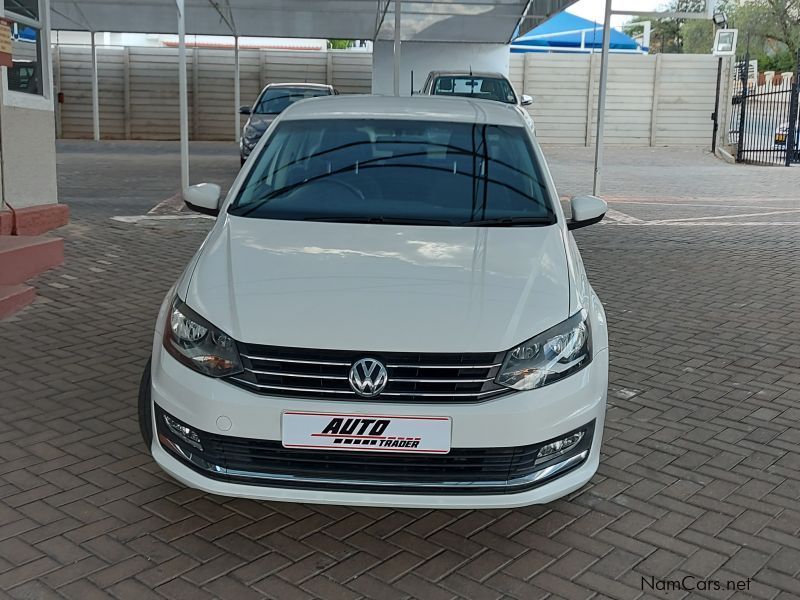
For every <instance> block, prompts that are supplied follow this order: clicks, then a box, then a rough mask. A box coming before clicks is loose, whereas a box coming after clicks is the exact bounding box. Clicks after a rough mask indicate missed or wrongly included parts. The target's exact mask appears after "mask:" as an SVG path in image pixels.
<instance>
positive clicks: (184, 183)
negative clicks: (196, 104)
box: [175, 0, 189, 195]
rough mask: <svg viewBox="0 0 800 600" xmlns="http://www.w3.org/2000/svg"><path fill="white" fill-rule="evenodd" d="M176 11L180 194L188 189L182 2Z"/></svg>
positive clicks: (182, 0)
mask: <svg viewBox="0 0 800 600" xmlns="http://www.w3.org/2000/svg"><path fill="white" fill-rule="evenodd" d="M175 3H176V5H177V9H178V96H179V102H180V130H181V133H180V137H181V194H184V195H185V194H186V191H187V190H188V189H189V100H188V90H187V84H186V14H185V4H184V0H175Z"/></svg>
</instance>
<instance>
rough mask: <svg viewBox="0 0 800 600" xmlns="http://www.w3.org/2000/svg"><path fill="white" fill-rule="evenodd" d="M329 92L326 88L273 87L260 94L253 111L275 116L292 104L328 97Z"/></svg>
mask: <svg viewBox="0 0 800 600" xmlns="http://www.w3.org/2000/svg"><path fill="white" fill-rule="evenodd" d="M329 95H330V91H329V90H328V89H326V88H303V87H297V88H290V87H275V88H268V89H266V90H265V91H264V93H263V94H261V97H260V98H259V99H258V101H257V102H256V107H255V109H254V110H253V112H254V113H256V114H263V115H277V114H278V113H281V112H283V111H284V110H286V109H287V108H289V105H290V104H294V103H295V102H298V101H300V100H304V99H305V98H316V97H317V96H329Z"/></svg>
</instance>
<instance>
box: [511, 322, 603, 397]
mask: <svg viewBox="0 0 800 600" xmlns="http://www.w3.org/2000/svg"><path fill="white" fill-rule="evenodd" d="M590 362H592V332H591V329H590V328H589V316H588V313H587V312H586V311H585V310H581V311H580V312H578V313H575V314H574V315H572V316H571V317H570V318H569V319H567V320H566V321H564V322H563V323H559V324H558V325H556V326H555V327H552V328H550V329H548V330H547V331H545V332H544V333H540V334H539V335H537V336H534V337H532V338H531V339H529V340H528V341H527V342H523V343H522V344H520V345H519V346H517V347H516V348H512V349H511V350H509V351H508V352H507V353H506V357H505V359H504V360H503V366H502V367H501V368H500V373H499V374H498V376H497V378H496V379H495V381H496V382H497V383H499V384H500V385H503V386H505V387H510V388H513V389H515V390H532V389H535V388H540V387H542V386H545V385H548V384H550V383H553V382H554V381H558V380H559V379H563V378H564V377H567V376H568V375H572V374H573V373H575V372H577V371H580V370H581V369H583V368H584V367H586V366H587V365H588V364H589V363H590Z"/></svg>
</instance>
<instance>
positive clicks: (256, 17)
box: [50, 0, 576, 43]
mask: <svg viewBox="0 0 800 600" xmlns="http://www.w3.org/2000/svg"><path fill="white" fill-rule="evenodd" d="M575 1H576V0H426V1H423V2H421V1H414V0H403V1H402V2H401V3H400V4H401V12H402V21H401V23H402V25H401V29H402V32H401V39H402V40H403V41H428V42H478V43H480V42H484V43H508V42H510V41H511V38H512V36H513V34H514V31H515V30H516V28H517V26H518V25H519V23H520V22H521V21H522V19H523V17H524V18H525V19H529V20H530V21H531V24H532V25H534V26H535V25H537V24H539V23H541V22H543V21H545V20H546V19H548V18H549V17H551V16H553V15H554V14H556V13H558V12H560V11H561V10H563V9H564V8H566V7H567V6H569V5H570V4H573V3H574V2H575ZM184 3H185V7H186V33H188V34H190V35H191V34H196V35H234V36H255V37H302V38H342V39H371V40H375V39H393V38H394V5H395V2H394V1H393V0H184ZM176 4H177V3H176V0H139V1H137V2H131V0H50V11H51V27H52V28H53V29H58V30H78V31H109V32H127V33H164V34H175V33H178V20H177V17H176Z"/></svg>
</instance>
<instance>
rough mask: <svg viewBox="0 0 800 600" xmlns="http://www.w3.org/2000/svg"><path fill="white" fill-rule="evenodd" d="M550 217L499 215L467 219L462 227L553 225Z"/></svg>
mask: <svg viewBox="0 0 800 600" xmlns="http://www.w3.org/2000/svg"><path fill="white" fill-rule="evenodd" d="M554 223H555V221H554V220H553V219H552V218H550V217H500V218H497V219H481V220H478V221H467V222H466V223H464V224H463V225H464V227H530V226H536V225H540V226H541V225H553V224H554Z"/></svg>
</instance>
